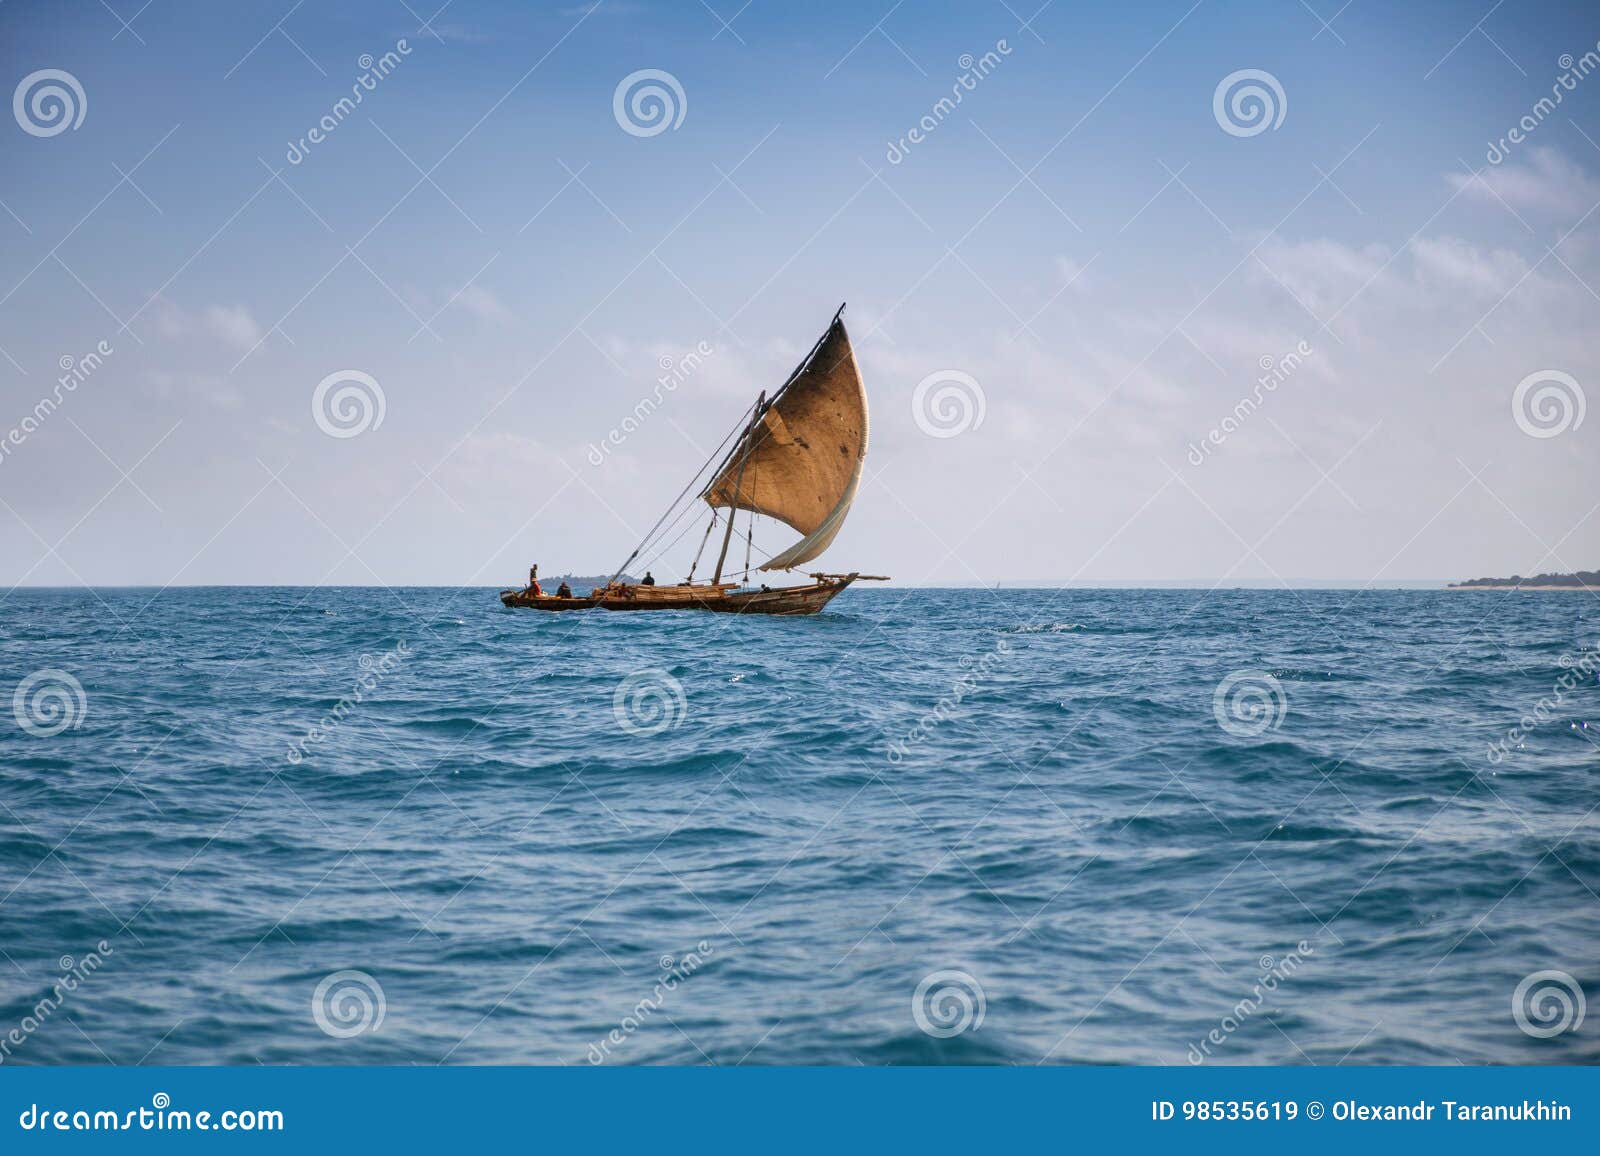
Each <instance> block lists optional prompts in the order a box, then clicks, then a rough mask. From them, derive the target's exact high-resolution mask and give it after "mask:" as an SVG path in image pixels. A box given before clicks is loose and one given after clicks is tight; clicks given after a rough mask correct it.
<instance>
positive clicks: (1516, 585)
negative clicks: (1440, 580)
mask: <svg viewBox="0 0 1600 1156" xmlns="http://www.w3.org/2000/svg"><path fill="white" fill-rule="evenodd" d="M1445 589H1446V590H1570V591H1572V592H1573V593H1578V592H1580V591H1584V590H1587V591H1589V592H1591V593H1594V594H1600V586H1579V585H1577V584H1576V583H1572V584H1568V585H1560V586H1552V585H1549V584H1547V583H1540V584H1537V585H1535V584H1533V583H1531V582H1494V583H1489V582H1475V583H1472V584H1470V585H1469V584H1468V583H1465V582H1452V583H1450V585H1448V586H1446V587H1445Z"/></svg>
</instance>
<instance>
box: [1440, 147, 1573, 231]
mask: <svg viewBox="0 0 1600 1156" xmlns="http://www.w3.org/2000/svg"><path fill="white" fill-rule="evenodd" d="M1448 180H1449V182H1450V185H1451V187H1452V188H1456V189H1460V190H1461V192H1462V195H1463V196H1467V197H1472V198H1475V199H1477V200H1480V201H1485V202H1487V203H1489V204H1496V205H1498V204H1502V203H1504V204H1505V205H1509V206H1510V207H1511V208H1513V209H1517V210H1525V211H1532V212H1543V213H1551V214H1554V215H1556V216H1561V217H1576V216H1581V215H1583V214H1584V213H1587V212H1588V211H1589V210H1590V209H1591V208H1593V207H1594V204H1595V202H1596V201H1600V181H1596V180H1595V179H1594V178H1593V177H1591V176H1590V175H1589V174H1588V173H1586V172H1585V171H1584V170H1583V169H1582V168H1581V167H1579V166H1578V165H1576V164H1574V163H1573V162H1572V161H1570V160H1568V159H1567V158H1566V157H1565V156H1563V155H1562V154H1561V153H1558V152H1557V151H1556V150H1555V149H1551V148H1536V149H1533V150H1531V151H1530V152H1529V154H1528V158H1527V160H1526V161H1511V162H1507V163H1505V164H1502V165H1499V166H1492V165H1491V166H1485V167H1484V168H1482V169H1480V170H1479V171H1478V174H1477V176H1476V177H1469V176H1467V175H1466V174H1464V173H1451V174H1450V175H1449V177H1448Z"/></svg>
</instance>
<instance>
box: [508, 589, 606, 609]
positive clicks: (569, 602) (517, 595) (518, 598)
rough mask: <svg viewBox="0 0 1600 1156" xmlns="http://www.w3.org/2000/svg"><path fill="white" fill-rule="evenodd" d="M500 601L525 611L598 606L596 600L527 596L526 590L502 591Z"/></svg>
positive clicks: (548, 595)
mask: <svg viewBox="0 0 1600 1156" xmlns="http://www.w3.org/2000/svg"><path fill="white" fill-rule="evenodd" d="M500 601H501V603H502V604H504V605H506V606H516V607H521V608H523V609H527V610H592V609H593V608H594V607H596V606H598V605H600V599H598V598H593V597H584V598H557V597H556V596H555V595H554V594H529V593H528V592H527V591H526V590H502V591H500Z"/></svg>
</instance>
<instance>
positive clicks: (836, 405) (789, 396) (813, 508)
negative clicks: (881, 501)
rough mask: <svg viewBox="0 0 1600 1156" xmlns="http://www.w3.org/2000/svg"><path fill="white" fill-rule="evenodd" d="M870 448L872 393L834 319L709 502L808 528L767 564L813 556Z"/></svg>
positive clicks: (839, 519) (827, 539)
mask: <svg viewBox="0 0 1600 1156" xmlns="http://www.w3.org/2000/svg"><path fill="white" fill-rule="evenodd" d="M866 454H867V393H866V389H865V387H864V386H863V385H862V382H861V371H860V369H859V368H858V367H857V365H856V357H855V351H854V350H853V349H852V348H851V347H850V335H849V334H848V333H846V332H845V328H844V322H843V321H842V320H838V319H836V320H835V321H834V323H833V325H832V326H831V327H830V328H829V330H828V332H827V333H826V334H825V335H824V337H823V339H822V342H821V343H820V344H819V345H818V347H817V350H816V352H815V353H814V354H813V355H812V357H811V359H810V360H809V361H808V362H807V363H806V365H805V367H804V368H803V369H801V371H800V373H799V374H798V375H797V376H796V377H795V378H794V380H793V381H791V382H790V383H789V385H788V386H787V387H786V388H785V389H784V390H782V391H781V392H780V393H779V394H778V396H777V398H776V400H775V401H773V402H772V403H771V404H770V405H769V406H768V407H767V409H766V411H765V412H764V413H763V414H762V416H761V419H760V420H759V421H758V422H757V423H756V424H755V426H754V428H753V429H752V430H751V432H750V433H749V434H748V435H747V436H746V438H745V439H744V440H743V441H742V442H741V444H740V446H739V447H738V448H737V449H736V450H735V451H734V452H733V453H732V454H730V455H729V456H728V459H727V461H726V462H725V463H724V466H723V469H722V472H721V473H720V474H718V475H717V477H716V479H715V480H714V481H713V482H712V483H711V484H710V485H709V486H708V487H706V490H705V493H704V497H705V500H706V502H707V503H708V504H709V505H712V506H718V507H722V508H729V507H732V508H734V509H739V510H749V511H752V512H754V513H757V514H765V515H767V516H768V517H770V518H776V519H777V520H778V521H780V522H783V523H785V524H786V525H788V526H790V527H792V528H793V529H794V530H795V531H797V532H798V533H800V534H802V535H804V537H802V538H801V539H800V541H798V542H796V543H795V544H794V545H792V546H790V547H789V548H788V549H787V550H784V551H783V552H782V553H780V554H778V555H777V556H775V557H774V558H772V559H771V560H770V561H768V562H767V563H766V564H765V565H764V566H762V567H761V569H763V570H783V569H788V568H789V567H791V566H798V565H800V564H801V563H803V562H809V561H810V560H811V559H813V558H815V557H816V556H817V555H819V554H821V553H822V552H823V551H824V550H826V549H827V548H828V545H829V544H830V543H831V542H832V541H833V539H834V536H835V535H837V534H838V532H839V529H840V527H841V526H843V525H844V519H845V515H846V514H848V513H849V512H850V503H851V502H852V501H854V500H855V495H856V489H857V487H858V486H859V485H860V482H861V469H862V462H863V460H864V459H865V457H866Z"/></svg>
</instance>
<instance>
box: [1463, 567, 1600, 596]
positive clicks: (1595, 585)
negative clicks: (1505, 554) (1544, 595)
mask: <svg viewBox="0 0 1600 1156" xmlns="http://www.w3.org/2000/svg"><path fill="white" fill-rule="evenodd" d="M1445 589H1446V590H1595V591H1600V570H1579V571H1577V572H1576V573H1574V574H1535V575H1534V576H1533V577H1532V578H1524V577H1523V576H1522V575H1521V574H1513V575H1512V576H1511V577H1509V578H1470V579H1468V580H1467V581H1465V582H1452V583H1450V584H1449V585H1448V586H1446V587H1445Z"/></svg>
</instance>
